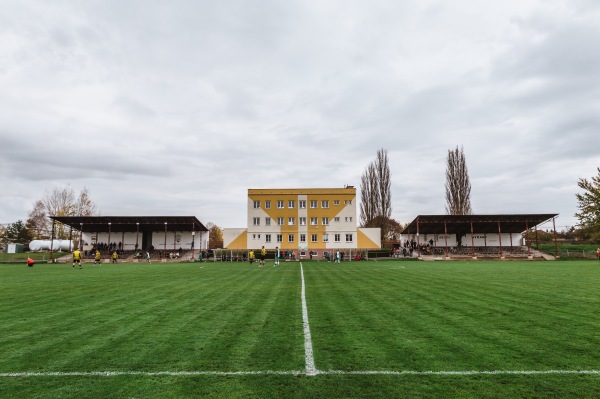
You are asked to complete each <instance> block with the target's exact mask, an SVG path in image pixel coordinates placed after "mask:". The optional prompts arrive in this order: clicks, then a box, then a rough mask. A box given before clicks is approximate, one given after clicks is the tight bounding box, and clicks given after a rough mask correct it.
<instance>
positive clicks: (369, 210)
mask: <svg viewBox="0 0 600 399" xmlns="http://www.w3.org/2000/svg"><path fill="white" fill-rule="evenodd" d="M360 196H361V202H360V220H361V224H362V225H363V226H367V225H368V224H369V223H371V221H373V220H375V218H376V217H377V216H378V215H379V205H380V202H379V188H378V187H377V172H376V170H375V165H374V164H373V163H372V162H371V163H370V164H369V166H367V168H366V169H365V172H364V173H363V175H362V176H361V178H360Z"/></svg>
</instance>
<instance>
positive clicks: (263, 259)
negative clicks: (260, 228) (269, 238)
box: [259, 245, 267, 267]
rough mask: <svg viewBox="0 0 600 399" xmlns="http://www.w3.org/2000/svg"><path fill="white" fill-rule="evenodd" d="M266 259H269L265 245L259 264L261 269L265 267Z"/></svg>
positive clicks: (261, 251)
mask: <svg viewBox="0 0 600 399" xmlns="http://www.w3.org/2000/svg"><path fill="white" fill-rule="evenodd" d="M266 257H267V250H266V249H265V246H264V245H263V246H262V248H261V250H260V263H259V266H260V267H263V266H264V265H265V258H266Z"/></svg>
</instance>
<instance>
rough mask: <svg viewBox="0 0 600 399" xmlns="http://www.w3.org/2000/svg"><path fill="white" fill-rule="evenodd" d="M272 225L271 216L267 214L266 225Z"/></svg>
mask: <svg viewBox="0 0 600 399" xmlns="http://www.w3.org/2000/svg"><path fill="white" fill-rule="evenodd" d="M270 225H271V218H270V217H268V216H267V217H266V218H265V226H270Z"/></svg>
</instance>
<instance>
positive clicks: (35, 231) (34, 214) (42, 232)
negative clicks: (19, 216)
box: [25, 200, 50, 240]
mask: <svg viewBox="0 0 600 399" xmlns="http://www.w3.org/2000/svg"><path fill="white" fill-rule="evenodd" d="M25 225H26V226H27V229H28V230H29V232H30V233H31V236H32V237H33V239H34V240H39V239H42V238H49V237H50V222H49V220H48V215H47V214H46V207H45V206H44V203H43V202H42V201H41V200H37V201H35V204H34V205H33V209H32V210H31V211H29V217H28V218H27V222H26V223H25Z"/></svg>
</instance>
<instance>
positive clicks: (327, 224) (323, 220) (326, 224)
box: [321, 218, 329, 226]
mask: <svg viewBox="0 0 600 399" xmlns="http://www.w3.org/2000/svg"><path fill="white" fill-rule="evenodd" d="M321 222H322V224H323V226H329V218H322V219H321Z"/></svg>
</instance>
